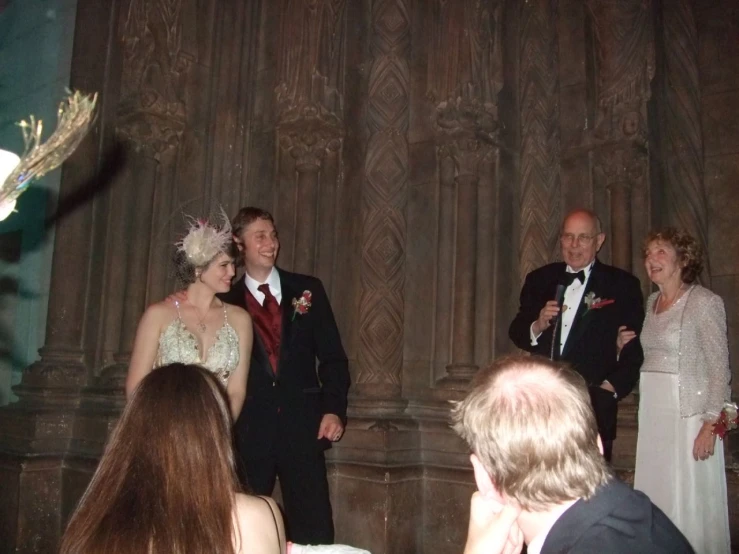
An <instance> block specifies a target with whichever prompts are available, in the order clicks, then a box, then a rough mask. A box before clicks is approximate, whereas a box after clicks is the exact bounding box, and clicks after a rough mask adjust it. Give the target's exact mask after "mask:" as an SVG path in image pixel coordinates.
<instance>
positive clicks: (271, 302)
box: [257, 283, 280, 320]
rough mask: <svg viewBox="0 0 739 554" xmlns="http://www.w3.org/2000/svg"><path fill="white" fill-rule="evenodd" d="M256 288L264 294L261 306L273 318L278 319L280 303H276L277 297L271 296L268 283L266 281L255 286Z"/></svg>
mask: <svg viewBox="0 0 739 554" xmlns="http://www.w3.org/2000/svg"><path fill="white" fill-rule="evenodd" d="M257 290H258V291H259V292H261V293H262V294H263V295H264V302H262V306H264V309H265V310H267V311H268V312H269V314H270V315H271V316H272V319H273V320H274V319H275V317H276V318H277V319H279V317H280V305H279V304H278V303H277V299H276V298H275V297H274V296H272V293H271V292H270V291H269V285H268V284H267V283H264V284H263V285H259V286H258V287H257Z"/></svg>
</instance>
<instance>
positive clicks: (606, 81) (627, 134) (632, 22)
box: [585, 0, 654, 270]
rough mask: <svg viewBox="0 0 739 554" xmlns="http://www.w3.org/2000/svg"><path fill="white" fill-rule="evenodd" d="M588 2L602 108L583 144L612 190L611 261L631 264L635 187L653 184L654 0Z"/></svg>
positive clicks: (599, 0)
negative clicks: (649, 110)
mask: <svg viewBox="0 0 739 554" xmlns="http://www.w3.org/2000/svg"><path fill="white" fill-rule="evenodd" d="M587 6H588V10H589V13H590V16H591V19H592V22H593V34H594V38H595V53H596V72H597V79H596V84H597V100H598V112H597V117H596V124H595V128H594V129H593V130H592V131H591V132H589V133H588V135H587V137H586V140H585V147H586V148H588V149H594V152H595V162H594V163H595V169H596V172H597V173H598V174H600V175H601V176H602V177H603V179H602V184H603V185H604V186H605V188H606V190H607V191H608V192H609V193H610V213H611V230H610V231H611V233H610V235H611V237H612V239H613V241H612V247H611V248H612V260H611V261H612V263H614V265H617V266H619V267H622V268H623V269H626V270H631V268H632V266H633V257H632V244H633V242H634V225H633V223H632V221H631V208H632V206H631V204H632V198H631V191H632V188H634V187H639V188H640V189H646V188H647V187H648V186H649V182H648V179H647V177H646V176H647V171H648V163H649V153H648V144H647V125H646V120H647V101H648V100H649V97H650V95H651V85H650V82H651V80H652V78H653V77H654V41H653V38H652V21H651V2H649V0H625V1H622V0H587ZM640 192H643V190H640ZM637 227H638V226H637Z"/></svg>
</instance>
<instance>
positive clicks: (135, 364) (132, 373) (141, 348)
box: [126, 304, 162, 398]
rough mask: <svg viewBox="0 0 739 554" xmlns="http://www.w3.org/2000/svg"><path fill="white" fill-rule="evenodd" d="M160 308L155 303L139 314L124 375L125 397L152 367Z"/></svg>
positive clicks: (154, 358) (155, 354)
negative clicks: (129, 360) (134, 337)
mask: <svg viewBox="0 0 739 554" xmlns="http://www.w3.org/2000/svg"><path fill="white" fill-rule="evenodd" d="M161 320H162V309H161V308H160V307H158V306H157V305H156V304H155V305H152V306H149V307H148V308H147V309H146V311H145V312H144V315H143V316H141V320H140V321H139V326H138V327H137V329H136V339H135V340H134V342H133V352H132V353H131V362H130V363H129V364H128V374H127V375H126V398H131V394H132V393H133V391H134V390H136V387H137V386H138V384H139V383H140V382H141V380H142V379H143V378H144V377H146V376H147V375H148V374H149V372H150V371H151V370H152V369H153V367H154V362H155V361H156V356H157V349H158V348H159V334H160V332H161Z"/></svg>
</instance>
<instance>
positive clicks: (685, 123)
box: [657, 0, 711, 287]
mask: <svg viewBox="0 0 739 554" xmlns="http://www.w3.org/2000/svg"><path fill="white" fill-rule="evenodd" d="M662 9H663V12H662V21H663V25H662V28H661V29H662V32H663V37H662V40H663V43H664V48H663V52H664V60H663V63H664V75H663V76H662V79H661V80H660V82H659V83H658V84H657V86H658V87H659V92H660V93H661V94H660V98H662V99H663V101H660V102H658V112H659V113H660V128H659V130H660V133H659V136H660V140H661V143H662V150H663V152H664V162H663V168H664V188H663V191H662V192H663V194H664V196H665V208H666V210H665V211H666V212H667V214H666V215H667V218H666V219H667V222H668V223H669V224H670V225H674V226H675V227H678V228H683V229H686V230H687V231H688V232H690V233H691V234H692V235H693V236H694V237H695V238H696V239H697V240H698V242H700V243H701V244H702V245H703V247H704V249H705V251H706V252H708V201H707V197H706V188H705V181H704V162H703V131H702V126H701V89H700V78H699V77H700V75H699V70H698V29H697V26H696V21H695V6H694V0H673V1H669V2H662ZM704 261H705V264H704V267H703V273H702V274H701V275H700V280H701V282H702V283H703V285H705V286H707V287H710V286H711V269H710V264H709V257H708V256H705V258H704Z"/></svg>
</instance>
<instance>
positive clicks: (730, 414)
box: [713, 402, 739, 440]
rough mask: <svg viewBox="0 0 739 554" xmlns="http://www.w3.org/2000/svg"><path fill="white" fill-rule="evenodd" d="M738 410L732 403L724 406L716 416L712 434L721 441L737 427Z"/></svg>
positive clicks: (738, 421) (738, 420)
mask: <svg viewBox="0 0 739 554" xmlns="http://www.w3.org/2000/svg"><path fill="white" fill-rule="evenodd" d="M738 412H739V408H737V405H736V404H734V403H733V402H727V403H726V404H724V409H723V410H721V414H720V415H719V416H718V421H717V422H716V423H714V424H713V434H714V435H716V436H717V437H718V438H720V439H721V440H723V439H724V436H725V435H726V433H728V432H729V431H733V430H734V429H736V428H737V427H739V413H738Z"/></svg>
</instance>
